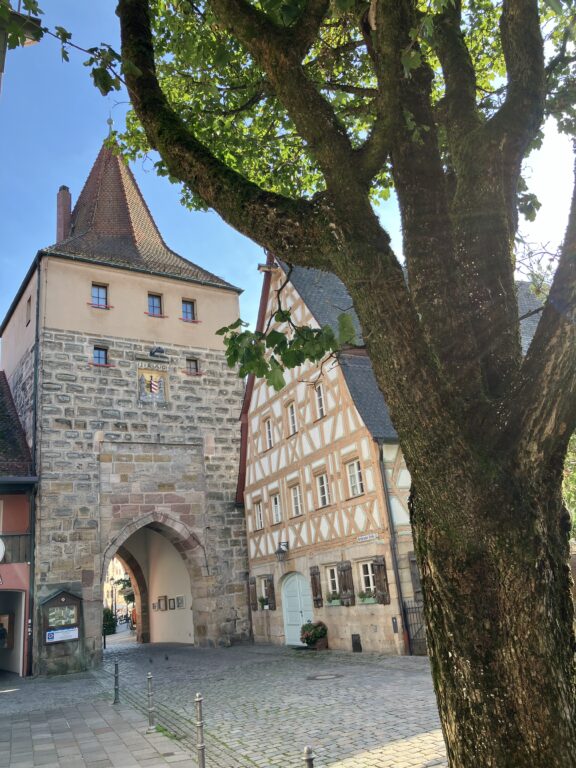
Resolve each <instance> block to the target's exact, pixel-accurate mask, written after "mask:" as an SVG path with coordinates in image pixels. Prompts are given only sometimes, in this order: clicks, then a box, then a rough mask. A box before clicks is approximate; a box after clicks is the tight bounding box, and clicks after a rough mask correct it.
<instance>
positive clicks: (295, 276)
mask: <svg viewBox="0 0 576 768" xmlns="http://www.w3.org/2000/svg"><path fill="white" fill-rule="evenodd" d="M279 263H280V266H281V267H282V269H283V270H284V271H285V272H286V273H288V271H289V268H288V267H287V266H286V264H284V263H282V262H279ZM290 282H291V283H292V285H293V286H294V288H296V290H297V291H298V293H299V294H300V297H301V298H302V300H303V301H304V303H305V304H306V306H307V307H308V309H309V310H310V312H311V313H312V314H313V315H314V317H315V318H316V320H317V321H318V323H319V325H321V326H324V325H329V326H330V327H331V328H332V329H333V330H334V331H337V330H338V316H339V315H340V314H342V313H343V312H347V313H348V314H349V315H350V316H351V317H352V321H353V323H354V327H355V329H356V344H358V345H359V346H361V345H362V344H363V339H362V331H361V328H360V322H359V320H358V316H357V315H356V311H355V310H354V307H353V304H352V298H351V297H350V294H349V293H348V291H347V290H346V288H345V287H344V284H343V283H342V281H341V280H340V279H339V278H338V277H336V275H334V274H333V273H332V272H323V271H321V270H318V269H313V268H311V267H296V266H294V267H292V271H291V272H290ZM516 288H517V291H518V311H519V316H520V317H524V316H525V315H527V314H529V313H534V314H530V316H529V317H526V318H525V319H524V320H522V321H521V322H520V336H521V342H522V352H523V354H526V352H527V351H528V347H529V346H530V342H531V341H532V338H533V336H534V333H535V331H536V327H537V325H538V321H539V319H540V312H539V311H538V310H539V309H541V308H542V302H541V301H540V300H539V299H538V298H537V297H536V296H535V295H534V293H533V292H532V290H531V287H530V283H529V282H526V281H518V282H517V283H516ZM340 366H341V368H342V373H343V374H344V378H345V379H346V384H347V385H348V389H349V390H350V394H351V396H352V398H353V400H354V404H355V405H356V408H357V409H358V412H359V413H360V416H361V417H362V420H363V421H364V423H365V424H366V427H367V428H368V430H369V431H370V433H371V434H372V436H373V437H374V438H375V439H376V440H383V441H385V442H392V441H396V440H398V435H397V433H396V430H395V429H394V427H393V426H392V422H391V421H390V414H389V413H388V408H387V406H386V402H385V400H384V396H383V395H382V392H381V391H380V388H379V386H378V384H377V382H376V377H375V376H374V371H373V370H372V364H371V363H370V359H369V358H368V357H367V356H366V355H358V354H354V355H351V354H342V355H341V356H340Z"/></svg>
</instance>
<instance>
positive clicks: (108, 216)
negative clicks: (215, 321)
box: [42, 145, 240, 292]
mask: <svg viewBox="0 0 576 768" xmlns="http://www.w3.org/2000/svg"><path fill="white" fill-rule="evenodd" d="M42 253H45V254H48V255H54V256H62V257H65V258H66V257H67V258H77V259H82V260H88V261H93V262H96V263H98V264H106V265H109V266H112V267H120V268H122V269H132V270H136V271H138V272H148V273H151V274H155V275H166V276H168V277H175V278H177V279H181V280H189V281H191V282H196V283H201V284H204V285H211V286H216V287H219V288H227V289H229V290H233V291H237V292H240V291H239V289H238V288H235V287H234V286H233V285H231V284H230V283H227V282H226V281H225V280H222V279H221V278H220V277H217V276H216V275H214V274H212V273H211V272H208V271H206V270H205V269H202V268H201V267H199V266H197V265H196V264H193V263H192V262H191V261H188V260H187V259H184V258H183V257H182V256H179V255H178V254H177V253H175V252H174V251H172V250H171V249H170V248H168V246H167V245H166V243H165V242H164V240H163V239H162V236H161V234H160V232H159V230H158V227H157V226H156V223H155V222H154V219H153V218H152V215H151V214H150V211H149V210H148V207H147V205H146V203H145V201H144V198H143V197H142V193H141V192H140V189H139V188H138V185H137V184H136V180H135V178H134V176H133V174H132V171H131V170H130V169H129V168H128V166H127V165H126V164H125V163H124V162H123V160H122V158H121V157H119V156H118V155H115V154H114V152H112V150H110V149H109V148H108V147H107V146H106V145H104V146H103V147H102V149H101V150H100V152H99V154H98V157H97V158H96V162H95V163H94V166H93V167H92V170H91V171H90V174H89V176H88V179H87V180H86V183H85V185H84V188H83V189H82V192H81V193H80V196H79V198H78V200H77V202H76V205H75V206H74V210H73V211H72V220H71V228H70V236H69V237H67V238H66V239H65V240H62V241H61V242H59V243H56V244H54V245H51V246H49V247H48V248H44V249H43V250H42Z"/></svg>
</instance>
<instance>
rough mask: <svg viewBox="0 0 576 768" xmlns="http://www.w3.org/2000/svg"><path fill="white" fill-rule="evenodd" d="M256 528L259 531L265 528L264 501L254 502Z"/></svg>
mask: <svg viewBox="0 0 576 768" xmlns="http://www.w3.org/2000/svg"><path fill="white" fill-rule="evenodd" d="M254 528H255V530H257V531H259V530H260V529H261V528H264V515H263V514H262V502H261V501H257V502H255V504H254Z"/></svg>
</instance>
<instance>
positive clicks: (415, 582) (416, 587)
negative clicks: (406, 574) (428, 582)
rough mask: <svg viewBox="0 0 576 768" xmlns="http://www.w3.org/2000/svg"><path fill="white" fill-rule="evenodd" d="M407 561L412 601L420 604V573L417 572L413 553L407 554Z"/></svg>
mask: <svg viewBox="0 0 576 768" xmlns="http://www.w3.org/2000/svg"><path fill="white" fill-rule="evenodd" d="M408 560H409V561H410V578H411V579H412V590H413V591H414V600H417V601H418V602H420V603H421V602H422V582H421V581H420V572H419V570H418V563H417V562H416V555H415V554H414V552H408Z"/></svg>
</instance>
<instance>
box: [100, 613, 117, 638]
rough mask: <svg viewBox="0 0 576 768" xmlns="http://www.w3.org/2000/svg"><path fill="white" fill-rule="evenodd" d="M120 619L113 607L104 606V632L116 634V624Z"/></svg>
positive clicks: (104, 633) (105, 633)
mask: <svg viewBox="0 0 576 768" xmlns="http://www.w3.org/2000/svg"><path fill="white" fill-rule="evenodd" d="M117 623H118V620H117V618H116V616H114V613H113V611H112V609H111V608H104V611H103V614H102V634H103V635H114V634H116V625H117Z"/></svg>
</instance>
